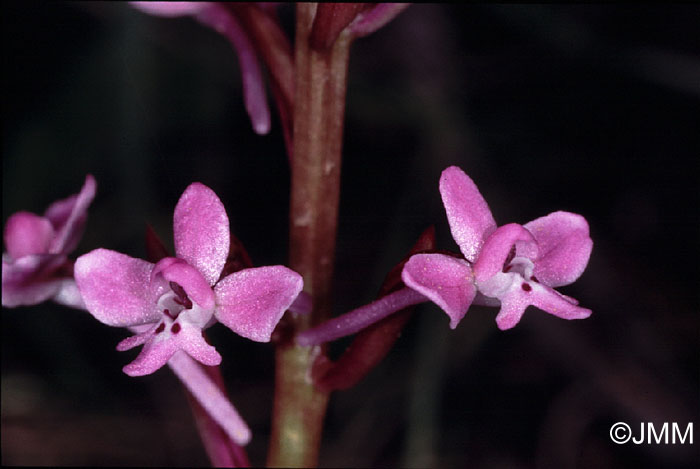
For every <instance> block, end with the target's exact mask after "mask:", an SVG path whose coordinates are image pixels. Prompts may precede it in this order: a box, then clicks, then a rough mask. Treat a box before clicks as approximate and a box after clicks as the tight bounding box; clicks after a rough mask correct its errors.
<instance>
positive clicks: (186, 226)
mask: <svg viewBox="0 0 700 469" xmlns="http://www.w3.org/2000/svg"><path fill="white" fill-rule="evenodd" d="M173 219H174V220H173V222H174V223H173V232H174V238H175V254H176V255H177V257H179V258H181V259H184V260H185V261H187V263H188V264H190V265H191V266H193V267H194V268H196V269H197V270H199V272H200V273H201V274H202V275H203V276H204V278H205V279H206V280H207V282H209V285H214V284H215V283H216V281H217V280H219V275H220V274H221V271H222V270H223V268H224V264H225V263H226V257H227V256H228V250H229V238H230V234H229V223H228V216H226V210H225V209H224V205H223V204H222V203H221V200H219V198H218V197H217V196H216V194H215V193H214V191H212V190H211V189H209V188H208V187H207V186H205V185H204V184H200V183H198V182H195V183H193V184H190V185H189V186H188V187H187V189H185V192H184V193H183V194H182V196H181V197H180V200H179V201H178V203H177V206H176V207H175V214H174V216H173Z"/></svg>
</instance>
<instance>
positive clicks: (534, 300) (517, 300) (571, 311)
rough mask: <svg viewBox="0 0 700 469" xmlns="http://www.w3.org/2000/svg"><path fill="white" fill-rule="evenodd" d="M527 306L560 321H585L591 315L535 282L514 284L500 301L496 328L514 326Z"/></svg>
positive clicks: (502, 328)
mask: <svg viewBox="0 0 700 469" xmlns="http://www.w3.org/2000/svg"><path fill="white" fill-rule="evenodd" d="M523 285H528V287H529V289H527V288H523ZM529 305H533V306H536V307H537V308H539V309H541V310H543V311H545V312H547V313H549V314H552V315H554V316H557V317H560V318H562V319H585V318H587V317H589V316H590V315H591V310H590V309H586V308H581V307H580V306H576V305H575V304H573V303H571V302H570V301H568V299H567V297H565V296H564V295H561V294H560V293H559V292H557V291H555V290H553V289H552V288H549V287H547V286H545V285H542V284H537V283H535V282H529V283H525V282H523V283H521V284H514V286H513V288H512V289H511V291H510V292H509V293H508V294H507V295H506V296H505V297H504V298H503V299H502V300H501V311H500V312H499V313H498V316H496V324H498V328H499V329H501V330H506V329H510V328H512V327H513V326H515V325H516V324H517V323H518V322H519V321H520V319H521V318H522V316H523V313H524V312H525V309H526V308H527V307H528V306H529Z"/></svg>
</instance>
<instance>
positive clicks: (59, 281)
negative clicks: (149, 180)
mask: <svg viewBox="0 0 700 469" xmlns="http://www.w3.org/2000/svg"><path fill="white" fill-rule="evenodd" d="M96 189H97V183H96V182H95V178H94V177H93V176H92V175H89V174H88V175H87V176H86V177H85V183H84V184H83V187H82V189H81V190H80V192H79V193H78V194H74V195H72V196H70V197H68V198H65V199H62V200H58V201H56V202H54V203H52V204H51V205H50V206H49V207H48V208H47V209H46V212H44V215H43V216H40V215H36V214H33V213H29V212H17V213H15V214H13V215H11V216H10V218H8V219H7V223H6V224H5V230H4V240H5V248H6V251H5V252H4V253H3V255H2V305H3V306H5V307H15V306H21V305H34V304H38V303H41V302H43V301H46V300H49V299H53V300H55V301H57V302H59V303H62V304H67V305H80V304H81V303H82V300H81V299H80V295H79V294H78V292H77V290H76V288H75V284H74V282H73V280H72V279H71V272H70V270H71V261H69V260H68V257H67V255H68V254H69V253H70V252H71V251H73V250H74V249H75V248H76V247H77V246H78V243H79V242H80V238H81V236H82V234H83V231H84V229H85V223H86V221H87V210H88V207H89V206H90V203H91V202H92V200H93V199H94V198H95V192H96Z"/></svg>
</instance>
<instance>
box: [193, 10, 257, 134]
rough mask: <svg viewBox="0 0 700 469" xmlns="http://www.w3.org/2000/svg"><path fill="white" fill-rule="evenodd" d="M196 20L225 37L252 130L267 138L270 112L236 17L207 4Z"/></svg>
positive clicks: (247, 41)
mask: <svg viewBox="0 0 700 469" xmlns="http://www.w3.org/2000/svg"><path fill="white" fill-rule="evenodd" d="M196 18H197V19H198V20H199V21H200V22H202V23H203V24H205V25H207V26H209V27H211V28H213V29H215V30H216V31H218V32H219V33H221V34H223V35H224V36H226V38H227V39H228V40H229V41H230V42H231V44H232V45H233V48H234V49H236V53H237V54H238V64H239V66H240V69H241V78H242V81H243V100H244V102H245V108H246V110H247V111H248V115H249V116H250V121H251V122H252V124H253V130H255V133H257V134H259V135H264V134H267V133H268V132H269V131H270V109H269V108H268V106H267V99H266V95H265V84H264V82H263V78H262V73H261V71H260V65H259V64H258V60H257V58H256V55H255V47H254V46H253V43H252V42H251V41H250V39H249V38H248V35H247V34H246V32H245V31H244V30H243V28H241V25H240V24H239V23H238V20H237V19H236V17H235V16H234V15H233V14H232V13H231V12H230V11H229V10H227V9H226V8H224V7H223V6H221V5H219V4H216V3H210V4H209V5H208V6H207V7H206V8H202V9H201V10H200V11H199V12H198V13H197V15H196Z"/></svg>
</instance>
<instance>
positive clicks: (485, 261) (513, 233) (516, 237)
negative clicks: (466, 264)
mask: <svg viewBox="0 0 700 469" xmlns="http://www.w3.org/2000/svg"><path fill="white" fill-rule="evenodd" d="M513 246H516V250H517V251H516V252H518V251H519V252H518V254H520V255H522V256H523V257H527V258H528V259H535V257H536V256H537V252H538V251H537V242H536V241H535V238H533V237H532V234H530V232H529V231H528V230H526V229H525V228H523V227H522V226H521V225H518V224H517V223H509V224H508V225H503V226H500V227H499V228H498V229H497V230H496V231H494V232H493V234H492V235H491V236H489V237H488V239H487V240H486V242H485V243H484V246H483V247H482V248H481V253H479V258H478V259H477V261H476V263H475V264H474V276H475V277H476V281H477V283H480V282H484V281H486V280H488V279H490V278H491V277H493V276H494V275H496V274H497V273H498V272H501V271H502V270H503V267H504V264H505V262H506V260H507V259H508V256H509V254H510V253H511V250H512V248H513Z"/></svg>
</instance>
